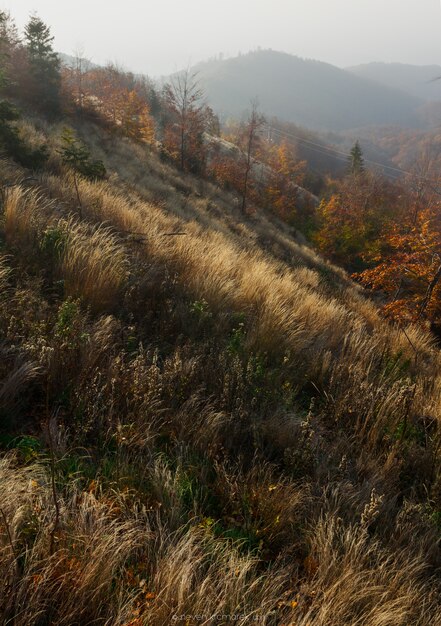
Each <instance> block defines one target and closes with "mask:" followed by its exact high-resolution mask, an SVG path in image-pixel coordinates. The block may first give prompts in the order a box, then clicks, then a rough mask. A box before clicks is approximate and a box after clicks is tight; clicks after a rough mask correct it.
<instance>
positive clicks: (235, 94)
mask: <svg viewBox="0 0 441 626" xmlns="http://www.w3.org/2000/svg"><path fill="white" fill-rule="evenodd" d="M195 69H196V70H197V71H198V72H199V77H200V81H201V84H202V86H203V88H204V89H205V91H206V93H207V97H208V99H209V101H210V103H211V104H212V106H213V108H214V109H215V110H216V111H217V112H219V113H220V114H221V115H223V116H225V117H227V116H238V115H240V114H242V113H243V111H244V110H245V109H246V108H247V107H249V103H250V100H251V99H253V98H255V97H257V98H258V100H259V103H260V107H261V109H262V111H263V112H264V113H267V114H269V115H273V116H277V117H278V118H280V119H283V120H286V121H289V122H294V123H295V124H298V125H302V126H306V127H309V128H313V129H318V130H334V131H338V130H346V129H351V128H358V127H363V126H371V125H383V124H394V125H399V126H404V127H414V126H418V125H419V124H420V121H419V117H418V113H417V111H418V109H419V107H420V105H421V104H422V100H420V99H419V98H417V97H415V96H412V95H409V94H405V93H403V92H400V91H398V90H396V89H392V88H389V87H386V86H384V85H381V84H378V83H376V82H374V81H372V80H369V79H366V78H361V77H359V76H355V75H354V74H353V73H352V72H349V71H346V70H342V69H339V68H337V67H335V66H333V65H329V64H328V63H322V62H319V61H312V60H306V59H301V58H299V57H295V56H292V55H289V54H285V53H281V52H275V51H272V50H262V51H257V52H250V53H248V54H245V55H241V56H238V57H235V58H231V59H226V60H214V61H209V62H206V63H202V64H200V65H198V66H196V68H195Z"/></svg>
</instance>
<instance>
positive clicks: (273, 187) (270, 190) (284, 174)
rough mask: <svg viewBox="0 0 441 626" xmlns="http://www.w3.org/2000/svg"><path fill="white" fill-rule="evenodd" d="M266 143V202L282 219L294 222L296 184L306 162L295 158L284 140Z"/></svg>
mask: <svg viewBox="0 0 441 626" xmlns="http://www.w3.org/2000/svg"><path fill="white" fill-rule="evenodd" d="M268 145H269V147H268V150H267V154H266V155H264V156H263V160H264V161H265V163H266V164H267V165H268V167H269V173H268V180H267V181H266V184H265V188H266V203H267V205H268V207H269V208H270V209H271V210H272V211H274V212H275V213H276V214H277V215H278V216H279V217H281V218H282V219H283V220H284V221H286V222H296V221H298V217H299V216H298V215H297V210H296V205H297V200H298V186H299V185H302V183H303V180H304V177H305V170H306V162H305V161H299V160H298V159H296V158H295V154H294V150H293V148H292V146H290V145H289V144H288V143H287V142H286V141H284V142H282V143H280V144H278V145H277V144H276V145H274V144H268ZM296 218H297V219H296Z"/></svg>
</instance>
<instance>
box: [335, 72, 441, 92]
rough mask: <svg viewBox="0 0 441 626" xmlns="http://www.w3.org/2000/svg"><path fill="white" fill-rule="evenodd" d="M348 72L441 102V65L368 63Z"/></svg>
mask: <svg viewBox="0 0 441 626" xmlns="http://www.w3.org/2000/svg"><path fill="white" fill-rule="evenodd" d="M346 69H347V71H348V72H351V73H353V74H355V75H356V76H359V77H360V78H367V79H370V80H375V81H377V82H378V83H381V84H382V85H386V86H387V87H392V88H394V89H400V90H401V91H403V92H406V93H407V94H409V95H411V96H414V97H417V98H421V99H424V100H441V85H440V82H439V81H438V80H436V79H438V78H439V77H440V76H441V66H440V65H406V64H405V63H366V64H364V65H356V66H354V67H348V68H346Z"/></svg>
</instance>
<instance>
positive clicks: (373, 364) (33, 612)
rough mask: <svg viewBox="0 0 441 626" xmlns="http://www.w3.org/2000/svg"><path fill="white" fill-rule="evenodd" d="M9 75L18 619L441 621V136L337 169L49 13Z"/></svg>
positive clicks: (7, 357)
mask: <svg viewBox="0 0 441 626" xmlns="http://www.w3.org/2000/svg"><path fill="white" fill-rule="evenodd" d="M0 61H1V75H0V83H1V100H0V149H1V153H2V158H1V159H0V191H1V194H0V573H1V576H0V622H1V623H2V624H14V626H45V625H48V626H49V625H57V626H62V625H65V626H76V625H78V626H83V625H92V624H94V625H103V626H104V625H109V626H110V625H112V626H113V625H120V626H169V625H170V624H173V623H181V624H185V625H186V626H197V625H199V624H207V625H210V626H211V625H212V624H222V625H228V624H231V623H235V624H240V625H248V624H254V623H258V624H266V625H268V626H312V625H313V626H330V625H331V626H409V625H415V626H429V625H430V626H432V625H433V626H437V625H441V613H440V599H441V583H440V571H441V550H440V542H439V540H440V532H441V430H440V420H441V405H440V388H441V359H440V352H439V344H440V336H441V256H440V255H441V218H440V211H439V185H438V181H437V174H436V170H437V166H436V163H437V161H436V159H435V158H432V157H431V155H430V153H428V151H427V150H426V149H425V148H426V147H427V146H425V145H424V140H423V138H421V151H419V150H417V154H416V155H415V158H413V159H412V162H411V163H407V162H406V163H404V162H403V163H401V162H400V163H395V165H396V171H395V172H394V175H393V176H391V175H388V174H387V172H388V171H389V174H391V172H392V170H390V169H389V170H385V169H381V168H378V167H375V166H373V165H372V163H370V160H369V159H368V158H366V156H365V152H364V147H363V144H364V139H363V137H362V136H360V141H357V140H356V139H354V138H351V145H352V148H351V150H350V151H348V153H347V154H346V153H345V151H344V150H342V151H341V154H340V166H339V167H338V168H330V167H328V164H329V160H328V151H327V144H326V142H325V140H324V139H323V138H321V139H320V138H318V137H316V136H314V135H312V134H311V133H310V131H305V130H302V129H300V128H297V127H296V128H294V127H293V126H291V125H289V124H288V123H287V122H281V121H277V120H275V119H272V118H271V120H270V121H269V120H268V119H267V118H265V117H264V116H263V115H262V112H261V110H260V108H259V106H258V104H257V103H256V102H254V103H252V104H251V105H250V110H249V112H248V114H247V116H246V117H245V118H243V119H238V120H229V122H228V124H227V123H224V124H223V123H221V122H220V120H219V118H218V116H217V114H216V111H214V110H213V108H212V107H211V106H209V104H207V102H208V101H207V99H206V97H205V96H206V95H205V93H204V91H203V87H202V85H201V83H200V81H199V79H198V76H197V75H194V74H193V73H192V72H191V71H190V70H188V71H184V72H182V73H179V74H176V75H174V76H172V77H171V78H170V80H169V81H168V82H167V83H166V84H165V85H164V86H162V87H158V86H157V85H156V84H155V83H154V82H153V81H151V80H149V79H148V78H146V77H139V76H135V75H134V74H132V73H130V72H125V71H122V70H121V69H120V68H118V67H116V66H114V65H108V66H106V67H99V66H96V65H93V64H91V63H89V62H88V61H87V60H86V59H84V58H82V57H81V55H78V56H77V57H76V58H75V62H74V63H69V64H65V63H62V60H61V58H60V56H59V54H58V53H57V51H56V50H55V49H54V44H53V37H52V34H51V30H50V28H49V26H48V25H46V24H45V23H44V22H43V21H42V20H41V19H40V18H39V17H37V16H35V15H34V16H32V17H31V18H30V19H29V22H28V24H27V26H26V28H25V30H24V32H23V33H21V32H19V31H18V30H17V28H16V27H15V23H14V20H13V18H12V17H11V16H10V15H8V14H6V13H4V12H2V13H1V14H0ZM401 132H403V133H406V132H407V131H401ZM409 132H410V131H409ZM412 132H414V131H412ZM415 132H417V131H415ZM374 134H375V133H374V131H371V134H370V141H372V142H374V141H378V142H381V141H382V142H386V141H387V137H386V136H385V135H382V136H381V135H380V133H379V134H378V136H374ZM294 135H295V137H293V136H294ZM299 136H300V138H301V139H302V140H303V144H302V141H300V142H299V140H298V137H299ZM403 136H404V135H403ZM305 141H306V143H305ZM366 141H367V139H366ZM391 141H392V140H391ZM393 142H397V145H399V140H398V139H397V137H396V136H394V139H393ZM302 145H303V148H302ZM308 145H309V147H310V152H311V154H309V153H308V150H306V149H305V146H308ZM413 147H415V146H413ZM385 149H386V148H385ZM389 149H390V150H391V152H390V157H391V158H395V155H396V151H395V152H394V150H395V147H393V149H392V147H391V146H389ZM317 150H319V152H317ZM320 151H321V152H322V154H321V155H320ZM317 155H318V156H317ZM314 156H315V161H314V160H313V159H314ZM309 157H310V158H309ZM321 157H325V158H321ZM404 166H406V167H405V169H401V168H404Z"/></svg>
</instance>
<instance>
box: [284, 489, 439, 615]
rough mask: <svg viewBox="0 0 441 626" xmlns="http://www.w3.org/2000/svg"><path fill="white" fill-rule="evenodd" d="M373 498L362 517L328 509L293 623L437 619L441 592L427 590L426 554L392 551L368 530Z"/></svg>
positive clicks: (315, 535)
mask: <svg viewBox="0 0 441 626" xmlns="http://www.w3.org/2000/svg"><path fill="white" fill-rule="evenodd" d="M374 516H375V503H374V502H372V501H371V503H369V505H367V506H366V508H365V511H364V514H363V515H362V517H361V520H360V521H359V522H358V523H356V524H352V525H347V524H345V523H344V522H343V520H342V519H341V518H339V517H338V516H336V515H333V514H329V515H328V516H326V517H323V518H322V519H320V520H319V522H318V524H317V526H316V527H314V528H313V529H312V531H311V535H310V553H309V555H308V557H306V559H305V562H304V567H305V572H306V580H305V583H304V584H303V585H302V587H301V588H300V590H299V594H298V597H297V598H298V605H297V607H296V610H297V615H298V616H299V617H298V619H297V620H295V621H294V623H295V624H299V625H300V626H307V625H308V624H314V625H317V626H325V625H326V626H328V624H333V625H334V624H335V626H343V625H344V626H346V625H347V626H349V625H351V626H352V625H359V626H362V625H363V626H408V625H409V624H412V625H415V626H416V625H418V626H428V625H429V624H430V625H432V624H433V625H434V626H436V625H439V624H440V623H441V617H440V614H439V612H438V611H437V598H436V596H435V595H430V594H429V595H428V590H427V587H426V586H425V579H426V580H427V570H428V566H427V563H426V562H425V561H424V558H423V556H422V555H419V556H418V555H417V556H414V557H410V558H409V556H408V555H407V554H406V551H405V550H400V551H395V552H392V551H389V550H387V549H385V548H384V547H382V546H381V545H380V543H379V542H378V541H376V540H375V539H372V538H371V537H370V534H369V524H370V522H372V518H373V517H374Z"/></svg>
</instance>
